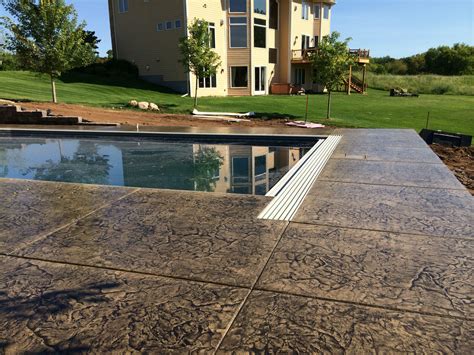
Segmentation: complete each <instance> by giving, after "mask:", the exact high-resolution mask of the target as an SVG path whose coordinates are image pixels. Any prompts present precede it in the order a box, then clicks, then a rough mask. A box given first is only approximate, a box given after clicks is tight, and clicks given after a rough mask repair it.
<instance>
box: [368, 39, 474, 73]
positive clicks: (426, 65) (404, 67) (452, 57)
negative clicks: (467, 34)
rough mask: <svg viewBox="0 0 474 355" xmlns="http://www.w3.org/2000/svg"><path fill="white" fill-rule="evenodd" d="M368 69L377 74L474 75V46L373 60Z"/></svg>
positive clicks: (461, 45) (453, 47)
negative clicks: (399, 57)
mask: <svg viewBox="0 0 474 355" xmlns="http://www.w3.org/2000/svg"><path fill="white" fill-rule="evenodd" d="M368 69H369V71H371V72H373V73H376V74H394V75H418V74H438V75H474V46H469V45H467V44H463V43H457V44H455V45H453V46H452V47H449V46H440V47H438V48H431V49H429V50H428V51H427V52H425V53H421V54H416V55H413V56H411V57H406V58H401V59H395V58H391V57H388V56H387V57H381V58H372V59H371V64H370V66H369V67H368Z"/></svg>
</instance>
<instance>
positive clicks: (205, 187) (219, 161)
mask: <svg viewBox="0 0 474 355" xmlns="http://www.w3.org/2000/svg"><path fill="white" fill-rule="evenodd" d="M223 164H224V158H223V157H222V156H221V155H220V154H219V152H218V151H217V150H216V149H215V148H212V147H200V148H199V151H197V152H196V153H194V185H195V189H196V190H197V191H207V192H212V191H214V189H215V188H216V176H219V170H220V167H221V166H222V165H223Z"/></svg>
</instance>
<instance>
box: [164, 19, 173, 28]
mask: <svg viewBox="0 0 474 355" xmlns="http://www.w3.org/2000/svg"><path fill="white" fill-rule="evenodd" d="M172 29H173V22H171V21H168V22H166V30H172Z"/></svg>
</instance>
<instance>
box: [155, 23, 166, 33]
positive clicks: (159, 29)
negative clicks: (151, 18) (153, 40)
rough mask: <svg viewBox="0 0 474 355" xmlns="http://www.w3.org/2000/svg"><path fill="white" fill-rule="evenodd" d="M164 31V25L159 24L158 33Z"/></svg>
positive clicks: (157, 26)
mask: <svg viewBox="0 0 474 355" xmlns="http://www.w3.org/2000/svg"><path fill="white" fill-rule="evenodd" d="M164 29H165V26H163V24H162V23H159V24H157V25H156V31H157V32H161V31H163V30H164Z"/></svg>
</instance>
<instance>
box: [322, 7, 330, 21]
mask: <svg viewBox="0 0 474 355" xmlns="http://www.w3.org/2000/svg"><path fill="white" fill-rule="evenodd" d="M329 9H330V7H329V6H328V5H324V6H323V17H324V19H325V20H329Z"/></svg>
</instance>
